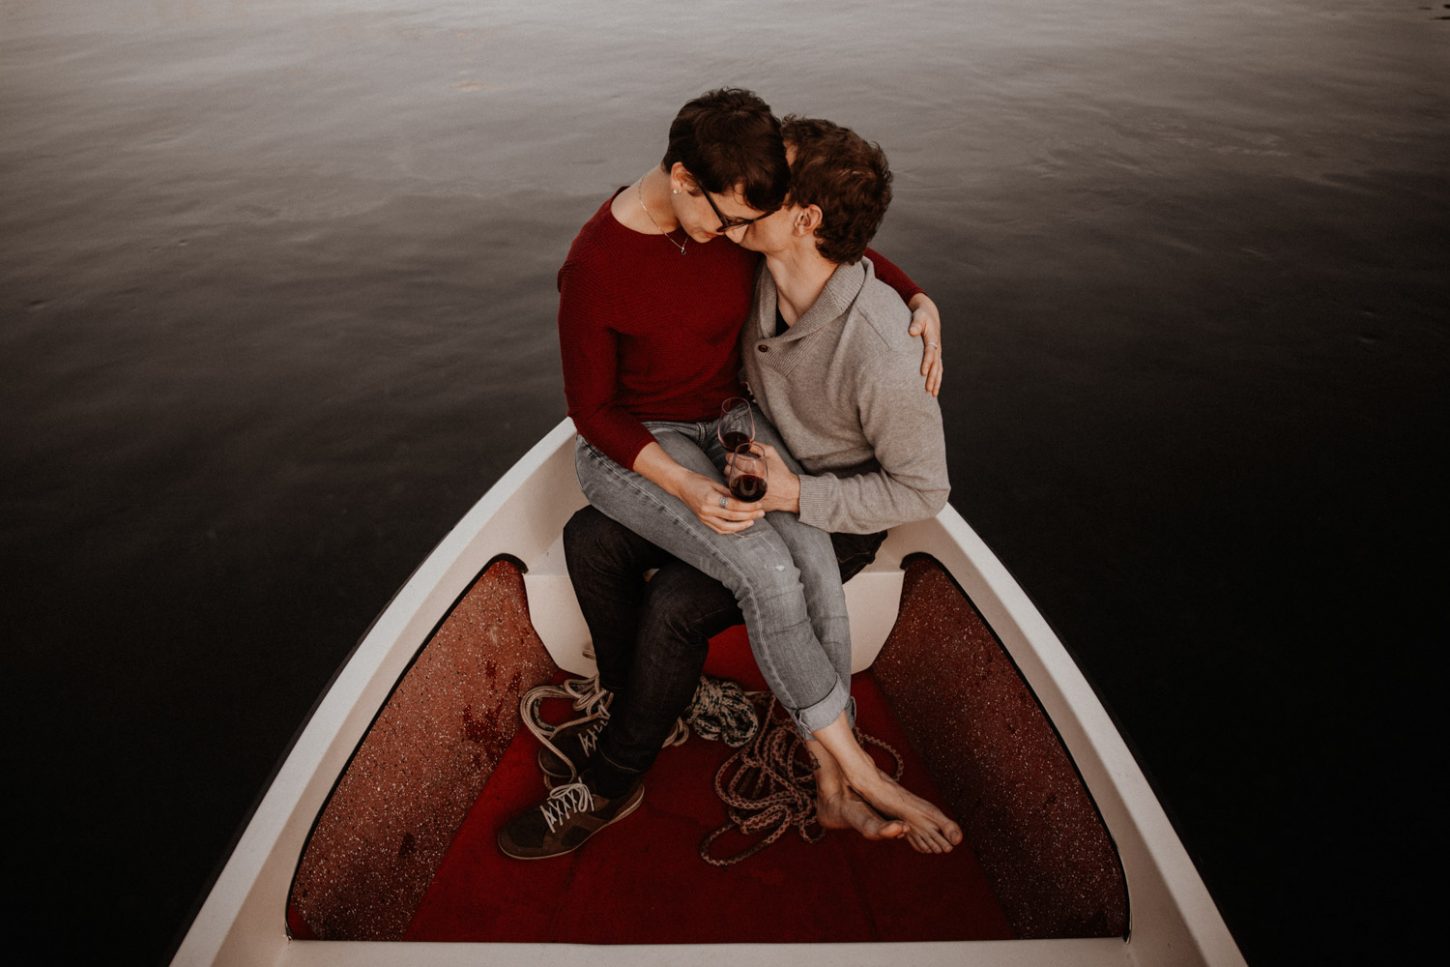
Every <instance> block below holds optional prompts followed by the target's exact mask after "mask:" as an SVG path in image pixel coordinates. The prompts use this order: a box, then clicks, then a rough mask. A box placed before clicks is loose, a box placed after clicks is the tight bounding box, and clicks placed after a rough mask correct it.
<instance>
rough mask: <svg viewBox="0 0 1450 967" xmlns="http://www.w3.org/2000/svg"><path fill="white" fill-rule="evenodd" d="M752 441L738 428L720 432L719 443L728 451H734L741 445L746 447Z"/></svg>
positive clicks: (752, 441)
mask: <svg viewBox="0 0 1450 967" xmlns="http://www.w3.org/2000/svg"><path fill="white" fill-rule="evenodd" d="M754 442H755V441H754V440H752V439H750V437H749V436H748V435H747V434H744V433H741V432H740V431H739V430H726V431H724V432H722V433H721V434H720V443H721V444H722V445H723V446H724V447H725V449H726V451H727V452H729V453H734V452H735V451H736V450H739V449H740V448H741V447H748V446H750V444H752V443H754Z"/></svg>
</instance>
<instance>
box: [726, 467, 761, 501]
mask: <svg viewBox="0 0 1450 967" xmlns="http://www.w3.org/2000/svg"><path fill="white" fill-rule="evenodd" d="M730 492H731V493H732V494H734V495H735V499H736V500H743V501H745V502H746V503H747V504H753V503H755V502H756V501H757V500H759V499H760V498H761V497H764V496H765V478H764V477H757V476H755V474H753V473H742V474H740V475H739V476H737V477H736V478H735V479H734V480H732V481H730Z"/></svg>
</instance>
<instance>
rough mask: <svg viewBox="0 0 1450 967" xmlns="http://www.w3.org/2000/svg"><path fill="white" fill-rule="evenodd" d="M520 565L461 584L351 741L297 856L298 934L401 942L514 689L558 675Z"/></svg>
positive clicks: (510, 723) (293, 907) (291, 916)
mask: <svg viewBox="0 0 1450 967" xmlns="http://www.w3.org/2000/svg"><path fill="white" fill-rule="evenodd" d="M555 671H556V669H555V666H554V663H553V662H552V661H551V660H550V658H549V655H548V653H547V652H546V651H545V650H544V646H543V643H542V642H540V641H539V637H538V635H537V634H535V633H534V628H533V625H532V624H531V623H530V621H529V613H528V605H527V602H526V599H525V596H524V584H523V577H522V575H521V574H520V573H519V569H518V567H517V566H516V565H514V564H512V563H510V562H509V561H506V560H500V561H496V562H494V563H493V564H492V565H491V566H490V567H488V568H487V569H486V570H485V571H484V572H483V574H482V575H480V576H479V578H478V579H477V581H475V582H474V584H473V586H472V587H470V588H469V589H468V591H467V592H465V593H464V595H463V597H462V598H461V599H460V600H459V601H458V603H457V604H456V605H455V606H454V608H453V610H452V612H450V613H449V615H448V617H447V618H446V619H445V620H444V621H443V623H442V624H441V625H440V626H439V627H438V629H437V630H436V631H435V632H434V633H433V636H432V637H431V638H430V639H429V640H428V642H427V644H426V645H425V646H424V647H423V649H422V650H421V651H420V653H419V655H418V657H417V658H416V659H415V660H414V663H413V665H412V667H411V668H409V669H408V671H407V672H406V673H405V674H404V676H403V678H402V680H401V681H400V682H399V683H398V687H397V689H396V690H395V691H394V693H393V695H392V696H391V697H390V698H389V700H388V702H387V704H386V706H385V707H384V709H383V711H382V712H381V713H380V714H379V716H378V718H377V720H376V721H375V722H374V723H373V725H372V728H371V729H369V731H368V733H367V735H366V737H365V738H364V739H363V741H362V744H361V745H360V746H359V747H358V750H357V752H356V754H355V755H354V758H353V760H352V762H351V763H350V764H349V766H348V768H347V771H346V772H345V773H344V775H343V777H342V779H341V781H339V782H338V785H337V788H336V789H334V790H333V793H332V796H331V797H330V798H329V800H328V802H327V805H326V806H325V807H324V808H323V812H322V816H321V818H320V819H319V820H318V823H317V826H316V828H315V829H314V830H313V832H312V835H311V837H310V839H309V840H308V843H307V847H306V849H305V850H304V852H303V855H302V862H301V864H300V865H299V867H298V870H297V876H296V879H295V880H294V881H293V885H292V898H291V903H290V905H289V910H288V917H287V919H288V923H289V925H290V927H291V930H292V934H293V936H300V937H313V938H316V939H324V940H332V939H336V940H396V939H399V938H401V937H402V936H403V932H404V930H406V929H407V926H408V922H409V921H410V920H411V919H412V917H413V913H414V911H415V910H416V909H417V907H418V903H419V901H420V900H421V899H422V898H423V893H424V891H426V890H427V888H428V884H429V882H430V881H431V880H432V879H433V875H434V873H435V872H436V870H437V868H438V864H439V862H440V861H441V860H442V858H443V854H444V853H445V852H446V851H447V849H448V845H449V843H450V842H452V840H453V836H454V833H455V832H456V831H457V829H458V826H459V824H460V823H462V821H463V818H464V816H465V815H466V814H467V812H468V809H469V807H470V806H472V805H473V801H474V800H475V799H476V798H477V797H478V793H479V790H481V789H482V788H483V785H484V783H485V782H486V781H487V780H488V777H489V775H490V774H491V773H492V772H493V770H494V767H495V766H496V765H497V764H498V760H499V759H500V758H501V757H502V755H503V753H504V750H505V749H507V748H508V745H509V742H510V741H511V740H512V739H513V736H514V733H515V732H516V731H517V730H518V728H519V711H518V710H519V698H520V696H521V695H522V694H523V693H524V692H525V691H527V690H528V689H529V688H532V687H533V686H534V685H537V684H539V683H541V682H544V681H547V680H549V679H550V678H552V677H553V675H554V674H555Z"/></svg>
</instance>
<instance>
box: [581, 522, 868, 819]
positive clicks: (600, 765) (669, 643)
mask: <svg viewBox="0 0 1450 967" xmlns="http://www.w3.org/2000/svg"><path fill="white" fill-rule="evenodd" d="M885 539H886V533H885V532H884V531H883V532H881V533H877V534H832V535H831V543H832V545H833V546H834V548H835V551H836V560H837V562H838V563H839V564H840V568H841V580H842V581H843V582H845V581H847V580H849V579H850V578H851V577H853V576H854V575H855V574H856V573H857V572H859V571H860V570H861V569H862V568H864V567H865V566H866V565H868V564H870V563H871V562H872V561H873V560H874V559H875V558H876V550H877V548H879V547H880V546H881V542H882V541H884V540H885ZM564 556H565V560H566V562H567V564H568V567H569V579H570V580H571V581H572V582H573V584H574V593H575V595H576V596H577V597H578V599H579V608H580V610H581V611H583V612H584V621H585V623H586V624H588V626H589V633H590V635H591V636H592V637H593V639H594V656H595V661H596V662H597V663H598V666H599V682H600V684H601V685H602V686H603V687H604V688H607V689H609V690H610V691H612V692H613V693H614V701H613V703H612V705H611V706H610V717H609V724H608V725H606V726H605V727H604V730H603V732H602V733H601V735H600V740H599V751H598V753H597V754H596V760H595V762H592V763H591V764H590V768H589V769H586V776H587V777H590V778H591V780H597V784H596V790H597V791H598V792H600V793H601V794H602V795H611V794H612V790H611V789H610V788H600V786H604V787H614V788H616V789H617V788H618V787H619V786H620V784H621V783H620V776H627V777H630V778H633V777H636V776H638V775H639V774H641V773H643V772H646V771H647V770H648V769H649V768H650V766H651V765H653V764H654V760H655V756H656V755H658V754H659V751H660V745H661V743H663V742H664V741H665V739H666V738H667V737H668V736H669V734H670V730H671V729H672V728H673V727H674V724H675V720H676V719H677V718H679V717H680V715H681V713H683V712H684V711H685V709H686V708H687V707H689V704H690V700H691V699H692V698H694V695H695V688H696V686H697V685H698V684H699V681H700V672H701V670H702V669H703V668H704V667H705V656H706V654H707V652H708V651H709V646H710V639H711V638H712V637H714V636H715V635H717V634H719V633H720V632H722V631H724V630H725V629H726V628H730V627H732V626H734V625H737V624H740V623H741V622H742V621H743V620H744V619H743V617H742V616H741V613H740V607H739V605H737V604H736V601H735V596H734V595H733V594H732V593H731V592H730V591H729V590H727V589H726V588H725V586H724V585H723V584H721V583H720V582H719V581H716V580H715V579H714V578H711V577H708V576H707V575H705V574H702V573H701V572H700V571H698V570H696V569H695V568H693V567H690V566H689V565H688V564H684V563H682V562H680V561H678V560H676V559H675V558H674V557H672V556H671V555H669V554H668V553H666V552H665V551H662V550H660V549H659V548H658V547H656V546H655V545H653V544H651V543H650V542H649V541H647V540H645V539H644V538H642V537H640V536H639V535H637V534H635V533H634V532H633V531H632V530H630V529H629V528H627V527H625V526H624V525H623V524H619V523H616V522H615V521H613V520H611V519H610V518H608V517H606V516H604V514H602V513H600V512H599V511H598V510H595V509H594V508H593V507H585V508H584V509H583V510H581V511H579V512H578V513H577V514H575V515H574V516H573V517H572V518H570V520H569V522H568V523H567V524H565V525H564ZM650 568H658V569H659V570H658V572H657V573H656V574H655V576H654V578H653V579H651V580H650V581H648V582H646V581H645V580H644V572H645V571H647V570H649V569H650ZM601 755H602V759H603V761H602V762H601V761H599V759H600V756H601Z"/></svg>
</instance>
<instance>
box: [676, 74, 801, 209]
mask: <svg viewBox="0 0 1450 967" xmlns="http://www.w3.org/2000/svg"><path fill="white" fill-rule="evenodd" d="M676 161H678V162H680V163H681V164H683V165H684V166H685V168H686V170H688V171H689V172H690V174H691V175H692V176H693V177H694V179H695V182H696V183H697V184H698V185H699V186H700V187H701V188H703V189H705V190H706V191H710V192H714V193H715V194H717V195H726V194H729V193H730V192H731V191H733V190H735V189H736V188H739V189H740V193H741V194H742V195H744V196H745V200H746V201H748V202H749V203H750V206H751V207H752V208H754V209H756V210H757V211H763V212H773V211H775V210H776V209H777V208H779V207H780V206H781V202H783V201H784V200H785V194H786V191H787V190H789V187H790V166H789V165H787V164H786V161H785V143H784V142H783V141H782V140H781V137H780V120H779V119H778V118H777V117H776V116H775V115H774V114H772V113H770V105H769V104H766V103H765V102H764V101H762V100H761V99H760V97H759V95H757V94H755V93H754V92H753V91H747V90H744V89H743V88H739V87H723V88H720V89H719V90H716V91H706V92H705V93H704V94H701V95H700V96H699V97H697V98H695V99H694V100H692V101H690V102H689V103H687V104H686V105H685V106H684V107H682V108H680V113H679V114H677V115H675V120H674V121H673V123H671V124H670V143H669V146H668V147H667V148H666V149H665V156H664V159H663V160H662V161H661V162H660V167H661V168H663V169H664V170H665V171H669V170H670V168H671V167H672V166H673V165H674V163H675V162H676Z"/></svg>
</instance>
